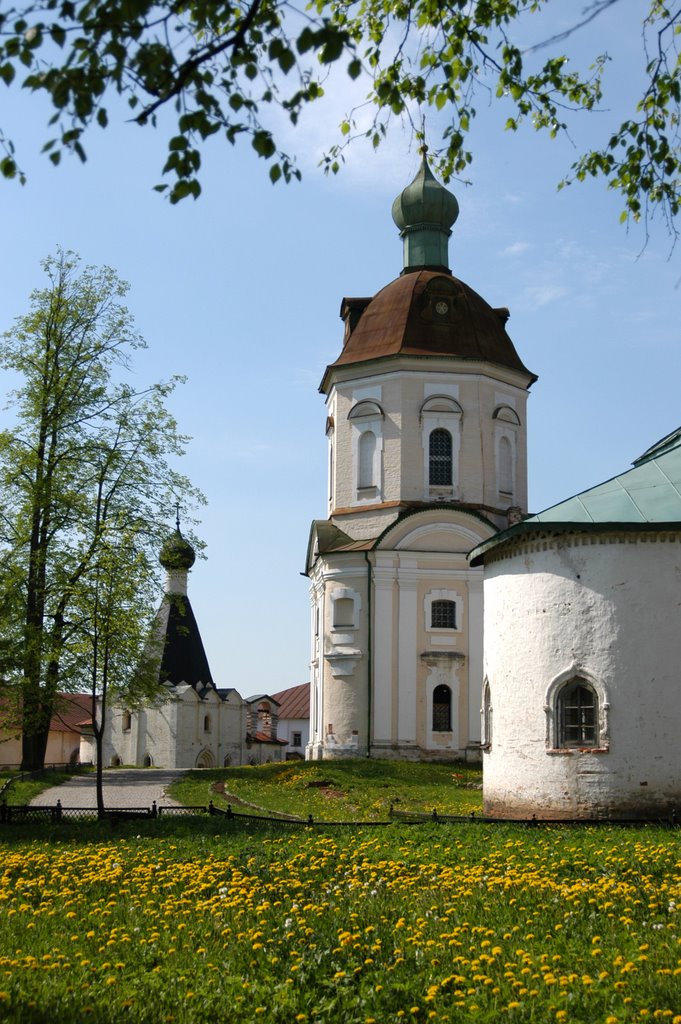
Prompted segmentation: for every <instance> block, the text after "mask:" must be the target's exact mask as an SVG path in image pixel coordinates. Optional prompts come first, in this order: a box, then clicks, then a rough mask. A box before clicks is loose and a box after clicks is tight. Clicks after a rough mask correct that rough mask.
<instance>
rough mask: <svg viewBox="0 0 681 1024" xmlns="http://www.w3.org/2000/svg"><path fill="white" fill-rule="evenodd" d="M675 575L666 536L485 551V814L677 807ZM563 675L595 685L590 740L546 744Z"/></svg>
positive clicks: (679, 620) (678, 623) (673, 552)
mask: <svg viewBox="0 0 681 1024" xmlns="http://www.w3.org/2000/svg"><path fill="white" fill-rule="evenodd" d="M680 579H681V540H680V538H679V535H678V534H676V535H665V534H662V533H659V534H655V533H635V532H631V533H626V532H620V533H619V534H617V533H613V534H611V535H594V534H591V535H589V534H583V535H581V536H580V535H577V536H574V537H570V536H567V535H564V536H561V537H556V538H553V539H550V538H549V539H544V540H537V541H535V542H534V543H529V542H528V543H525V544H524V545H523V546H522V547H521V548H519V549H518V550H517V551H515V553H514V554H512V555H510V556H508V557H505V558H500V559H498V560H493V559H492V558H489V559H488V561H487V564H486V565H485V584H484V595H485V610H484V630H485V674H486V677H487V679H488V681H489V687H490V699H491V714H490V716H489V717H491V722H492V726H491V737H490V740H491V745H490V747H489V749H488V750H487V751H486V752H485V755H484V802H485V811H486V813H488V814H493V815H497V816H510V817H525V816H531V815H533V814H536V815H537V816H538V817H566V818H570V817H610V816H613V817H622V818H626V817H639V816H642V817H654V816H657V815H667V814H669V813H670V811H671V808H672V807H676V808H677V809H678V810H681V744H680V743H679V735H680V734H681V701H679V683H680V674H681V628H680V627H681V614H680V612H681V589H680V584H679V580H680ZM573 676H581V677H582V678H584V679H586V680H587V682H588V683H589V685H591V686H592V687H593V688H594V690H595V691H596V693H597V694H598V696H599V704H600V719H599V739H598V747H597V748H596V749H594V750H590V749H586V748H585V749H583V750H579V749H571V750H560V749H558V748H557V747H556V746H555V744H556V731H555V725H556V723H555V721H554V719H553V715H554V710H555V697H556V693H557V690H558V689H559V687H560V685H561V683H563V682H565V681H566V680H568V679H570V678H572V677H573Z"/></svg>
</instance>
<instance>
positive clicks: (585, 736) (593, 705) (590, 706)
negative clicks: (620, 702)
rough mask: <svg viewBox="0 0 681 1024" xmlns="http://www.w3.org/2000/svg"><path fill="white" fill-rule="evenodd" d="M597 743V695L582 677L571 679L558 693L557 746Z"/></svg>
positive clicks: (581, 745)
mask: <svg viewBox="0 0 681 1024" xmlns="http://www.w3.org/2000/svg"><path fill="white" fill-rule="evenodd" d="M597 745H598V697H597V696H596V693H595V691H594V690H593V689H592V688H591V687H590V686H588V685H587V684H586V683H585V682H584V680H583V679H573V680H572V681H571V682H569V683H567V684H566V685H565V686H564V687H563V688H562V689H561V690H560V692H559V694H558V746H559V747H595V746H597Z"/></svg>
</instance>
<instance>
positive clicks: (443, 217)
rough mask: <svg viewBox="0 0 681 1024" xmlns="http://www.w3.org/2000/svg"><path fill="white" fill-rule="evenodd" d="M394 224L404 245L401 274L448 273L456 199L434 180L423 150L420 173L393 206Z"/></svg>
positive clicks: (457, 211) (456, 210) (457, 205)
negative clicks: (416, 272) (450, 237)
mask: <svg viewBox="0 0 681 1024" xmlns="http://www.w3.org/2000/svg"><path fill="white" fill-rule="evenodd" d="M392 214H393V220H394V221H395V223H396V224H397V226H398V228H399V229H400V237H401V238H402V239H403V243H404V273H409V272H410V271H412V270H417V269H424V268H426V267H428V268H432V269H435V268H436V267H437V268H441V269H444V270H446V269H448V268H449V257H448V255H447V243H448V241H449V236H450V235H451V233H452V232H451V231H450V228H451V226H452V224H453V223H454V221H455V220H456V218H457V217H458V216H459V204H458V203H457V201H456V197H455V196H453V195H452V193H451V192H448V191H447V189H446V188H445V187H444V185H441V184H440V182H439V181H437V179H436V178H435V177H434V176H433V173H432V171H431V169H430V167H429V166H428V160H427V158H426V153H425V150H424V152H423V162H422V163H421V167H420V170H419V172H418V174H417V175H416V177H415V178H414V180H413V181H412V183H411V184H410V185H407V187H406V188H405V189H404V191H403V192H400V194H399V196H398V197H397V199H396V200H395V202H394V203H393V209H392Z"/></svg>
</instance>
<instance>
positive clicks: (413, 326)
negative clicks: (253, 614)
mask: <svg viewBox="0 0 681 1024" xmlns="http://www.w3.org/2000/svg"><path fill="white" fill-rule="evenodd" d="M457 214H458V204H457V202H456V199H455V198H454V196H453V195H451V193H449V192H448V191H447V190H446V189H445V188H443V186H442V185H440V184H439V183H438V182H437V181H436V180H435V178H434V177H433V175H432V173H431V172H430V169H429V167H428V163H427V160H426V157H425V154H424V156H423V162H422V165H421V168H420V170H419V172H418V174H417V176H416V178H415V179H414V181H413V182H412V183H411V184H410V185H409V186H408V187H407V188H406V189H405V190H404V191H403V192H402V193H401V194H400V196H398V197H397V199H396V200H395V203H394V204H393V219H394V220H395V223H396V224H397V226H398V228H399V229H400V234H401V237H402V239H403V245H404V269H403V271H402V274H401V275H400V277H398V278H397V279H396V280H395V281H392V282H391V283H390V284H388V285H387V286H386V287H385V288H383V289H382V290H381V291H380V292H378V294H377V295H375V296H374V297H373V298H345V299H343V302H342V306H341V316H342V318H343V321H344V324H345V332H344V339H343V348H342V351H341V353H340V355H339V357H338V359H337V360H336V361H335V362H334V363H332V364H331V365H330V366H329V367H327V369H326V372H325V374H324V377H323V380H322V383H321V386H320V390H321V391H322V393H323V394H324V395H325V396H326V403H327V437H328V444H329V485H328V509H329V516H328V519H325V520H318V521H315V522H313V524H312V528H311V532H310V540H309V545H308V553H307V563H306V572H307V575H308V576H309V578H310V593H311V605H312V608H311V614H312V630H311V632H312V650H311V699H310V740H309V743H308V746H307V750H306V755H307V757H308V758H311V759H323V758H338V757H353V756H367V755H369V756H374V757H384V758H391V757H400V758H404V757H406V758H412V759H447V760H451V759H453V758H475V757H479V751H480V725H479V722H480V714H479V712H480V699H481V689H482V675H483V670H482V656H483V655H482V619H483V608H482V572H481V570H480V569H479V568H477V567H471V566H470V565H469V564H468V561H467V556H468V553H469V552H470V551H471V549H472V548H474V547H476V546H477V545H478V544H480V543H481V542H482V541H484V540H487V539H489V538H490V537H492V536H493V535H494V534H495V533H496V531H497V530H498V529H499V528H500V527H503V526H506V525H507V524H508V522H509V516H510V517H511V519H513V518H514V517H518V516H522V515H523V514H524V513H525V512H526V504H527V447H526V400H527V394H528V390H529V388H530V386H531V384H532V383H533V382H534V380H535V379H536V377H535V376H534V375H533V374H532V373H530V371H528V370H527V369H526V367H525V366H524V365H523V363H522V362H521V360H520V358H519V356H518V354H517V352H516V350H515V348H514V346H513V343H512V342H511V339H510V338H509V336H508V334H507V333H506V329H505V324H506V321H507V319H508V315H509V314H508V310H507V309H505V308H502V309H494V308H492V307H491V306H490V305H489V304H488V303H487V302H486V301H485V300H484V299H482V298H481V297H480V296H479V295H477V294H476V292H474V291H473V290H472V289H471V288H470V287H469V286H468V285H466V284H464V283H463V282H462V281H460V280H459V279H457V278H456V277H454V276H453V274H452V272H451V271H450V269H449V267H448V255H447V250H448V238H449V235H450V234H451V230H450V228H451V225H452V224H453V223H454V221H455V219H456V217H457Z"/></svg>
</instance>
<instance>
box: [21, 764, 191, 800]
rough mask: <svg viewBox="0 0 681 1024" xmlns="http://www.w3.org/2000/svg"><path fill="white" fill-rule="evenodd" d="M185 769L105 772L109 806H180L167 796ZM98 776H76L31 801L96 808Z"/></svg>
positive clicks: (112, 770)
mask: <svg viewBox="0 0 681 1024" xmlns="http://www.w3.org/2000/svg"><path fill="white" fill-rule="evenodd" d="M184 774H185V773H184V771H182V770H181V769H170V768H168V769H164V768H134V769H126V768H114V769H111V768H109V769H107V770H106V771H105V772H104V806H105V807H151V805H152V803H153V801H154V800H155V801H156V803H157V804H164V805H165V806H177V800H171V799H170V797H168V796H166V795H165V791H166V787H167V786H169V785H170V783H171V782H174V781H175V779H179V778H180V776H182V775H184ZM95 784H96V779H95V776H94V774H91V773H88V774H87V775H79V776H74V778H72V779H71V780H70V781H69V782H63V783H62V784H61V786H51V787H50V788H49V789H45V790H43V792H42V793H40V794H39V795H38V796H36V797H34V798H33V800H31V804H32V805H33V806H34V807H54V805H55V804H56V802H57V800H61V804H62V807H96V806H97V793H96V788H95Z"/></svg>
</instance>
